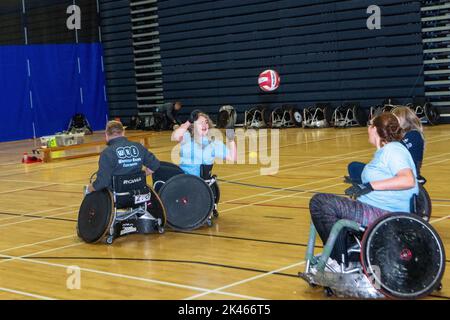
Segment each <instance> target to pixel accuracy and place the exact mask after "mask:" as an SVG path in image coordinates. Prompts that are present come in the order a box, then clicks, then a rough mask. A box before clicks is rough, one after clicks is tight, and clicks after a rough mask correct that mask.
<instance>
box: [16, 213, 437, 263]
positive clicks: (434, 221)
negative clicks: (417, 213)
mask: <svg viewBox="0 0 450 320" xmlns="http://www.w3.org/2000/svg"><path fill="white" fill-rule="evenodd" d="M445 218H446V217H445ZM443 219H444V218H442V219H437V220H435V221H434V222H436V221H441V220H443ZM8 261H9V260H8Z"/></svg>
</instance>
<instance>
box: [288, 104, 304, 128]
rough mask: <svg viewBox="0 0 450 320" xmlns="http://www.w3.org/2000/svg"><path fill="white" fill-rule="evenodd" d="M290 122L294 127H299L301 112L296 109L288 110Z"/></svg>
mask: <svg viewBox="0 0 450 320" xmlns="http://www.w3.org/2000/svg"><path fill="white" fill-rule="evenodd" d="M290 114H291V119H292V122H294V124H295V126H296V127H301V126H302V123H303V115H302V112H301V111H300V110H299V109H297V108H292V109H291V110H290Z"/></svg>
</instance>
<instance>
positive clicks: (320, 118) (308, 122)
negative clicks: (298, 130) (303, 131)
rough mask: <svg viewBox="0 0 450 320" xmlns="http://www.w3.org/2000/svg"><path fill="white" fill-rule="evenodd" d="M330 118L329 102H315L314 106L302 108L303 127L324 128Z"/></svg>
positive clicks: (328, 123) (329, 121) (327, 125)
mask: <svg viewBox="0 0 450 320" xmlns="http://www.w3.org/2000/svg"><path fill="white" fill-rule="evenodd" d="M331 118H332V111H331V104H329V103H317V104H316V105H315V106H312V107H307V108H305V109H303V122H302V127H303V128H326V127H329V126H330V123H331Z"/></svg>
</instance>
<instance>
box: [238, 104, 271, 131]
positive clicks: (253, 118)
mask: <svg viewBox="0 0 450 320" xmlns="http://www.w3.org/2000/svg"><path fill="white" fill-rule="evenodd" d="M270 115H271V112H270V110H269V108H267V107H265V106H257V107H254V108H251V109H249V110H246V111H245V113H244V128H265V127H266V126H267V124H268V123H269V121H270Z"/></svg>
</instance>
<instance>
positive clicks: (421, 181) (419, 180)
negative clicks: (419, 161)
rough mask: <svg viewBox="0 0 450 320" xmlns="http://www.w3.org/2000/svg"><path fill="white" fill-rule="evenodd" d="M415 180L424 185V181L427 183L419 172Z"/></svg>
mask: <svg viewBox="0 0 450 320" xmlns="http://www.w3.org/2000/svg"><path fill="white" fill-rule="evenodd" d="M417 182H418V183H420V184H421V185H424V184H425V183H427V179H425V178H424V177H422V176H421V175H420V174H419V176H418V177H417Z"/></svg>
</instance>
